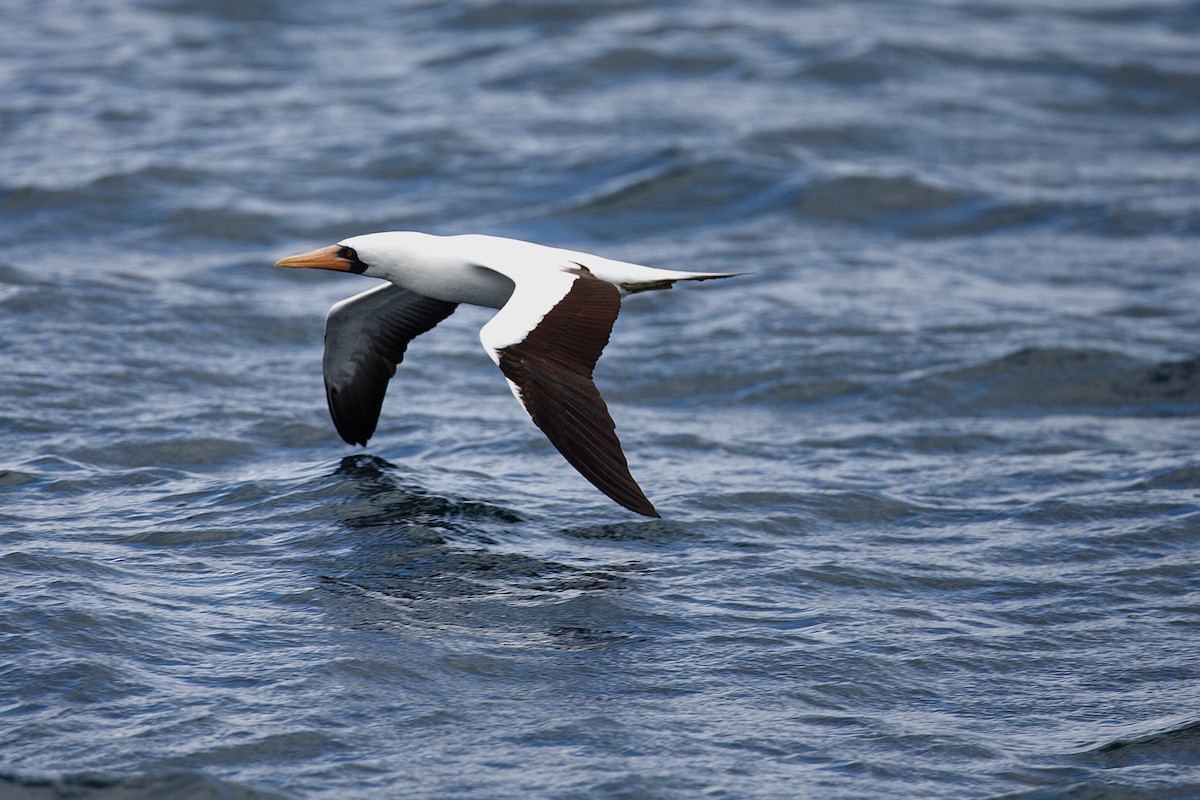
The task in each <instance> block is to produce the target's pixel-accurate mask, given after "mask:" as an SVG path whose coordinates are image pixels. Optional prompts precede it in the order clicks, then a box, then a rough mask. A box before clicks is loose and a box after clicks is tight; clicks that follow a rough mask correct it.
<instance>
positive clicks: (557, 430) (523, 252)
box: [276, 231, 739, 517]
mask: <svg viewBox="0 0 1200 800" xmlns="http://www.w3.org/2000/svg"><path fill="white" fill-rule="evenodd" d="M276 266H279V267H312V268H316V269H329V270H337V271H340V272H353V273H356V274H359V275H366V276H367V277H371V278H383V279H384V280H386V281H388V283H386V284H385V285H383V286H377V287H375V288H373V289H368V290H367V291H365V292H362V293H361V294H356V295H354V296H353V297H350V298H348V299H346V300H342V301H341V302H339V303H337V304H336V305H334V306H333V308H332V309H330V311H329V316H328V317H327V319H326V322H325V355H324V358H323V361H322V367H323V371H324V375H325V394H326V399H327V400H328V403H329V413H330V415H331V416H332V417H333V424H334V426H335V427H336V428H337V431H338V433H339V434H341V437H342V438H343V439H345V440H346V441H347V442H348V443H350V444H361V445H365V444H366V443H367V440H368V439H370V438H371V435H372V434H373V433H374V432H375V426H376V424H377V423H378V421H379V412H380V408H381V407H382V405H383V396H384V393H385V392H386V391H387V384H388V381H389V380H390V379H391V378H392V376H393V375H395V373H396V365H397V364H399V363H400V362H401V361H402V360H403V359H404V351H405V349H406V348H407V346H408V343H409V342H410V341H412V340H413V339H414V338H416V337H417V336H419V335H421V334H422V333H425V332H426V331H428V330H430V329H431V328H433V327H434V326H435V325H437V324H438V323H439V322H441V321H442V320H443V319H445V318H446V317H448V316H449V315H450V314H451V312H453V311H454V309H455V307H456V306H457V305H458V304H459V303H470V304H472V305H477V306H485V307H488V308H496V309H499V311H498V312H497V313H496V315H495V316H493V317H492V318H491V320H490V321H489V322H488V323H487V324H486V325H484V326H483V329H482V330H481V331H480V333H479V338H480V341H481V342H482V343H483V347H484V349H485V350H486V351H487V353H488V355H489V356H491V359H492V361H494V362H495V363H496V365H497V366H499V367H500V371H501V372H503V373H504V377H505V378H506V379H507V380H508V385H509V388H510V389H512V393H513V394H514V395H515V396H516V398H517V400H518V401H519V402H520V403H521V405H522V407H523V408H524V409H525V411H526V412H527V413H528V414H529V416H530V417H531V418H532V419H533V422H534V424H535V425H537V426H538V427H539V428H541V430H542V432H543V433H545V434H546V437H547V438H548V439H549V440H550V442H551V444H553V445H554V446H555V447H556V448H557V449H558V451H559V452H560V453H562V455H563V456H564V457H565V458H566V459H567V461H568V462H570V464H571V466H573V467H575V469H577V470H578V471H579V473H580V474H581V475H583V477H585V478H587V479H588V481H590V482H591V483H592V485H593V486H595V487H596V488H597V489H599V490H600V491H601V492H603V493H604V494H606V495H607V496H608V497H609V498H611V499H612V500H614V501H616V502H617V503H620V504H621V505H622V506H624V507H625V508H627V509H629V510H630V511H634V512H637V513H638V514H644V515H646V516H649V517H657V516H659V513H658V512H657V511H656V510H655V509H654V506H653V505H652V504H651V503H650V501H649V500H648V499H647V498H646V495H645V494H644V493H643V492H642V490H641V488H640V487H639V486H638V484H637V482H636V481H634V479H633V476H632V475H630V474H629V466H628V464H627V463H626V461H625V454H624V453H623V452H622V451H621V443H620V441H619V440H618V439H617V434H616V426H615V424H614V423H613V420H612V417H611V416H609V413H608V407H607V406H606V405H605V404H604V400H603V398H601V396H600V392H599V390H598V389H596V384H595V383H593V381H592V370H593V368H594V367H595V365H596V360H597V359H599V358H600V353H601V351H603V349H604V346H605V345H606V344H608V337H609V334H610V332H611V331H612V326H613V323H614V322H615V321H616V319H617V314H618V312H619V311H620V307H621V296H622V295H625V294H630V293H633V292H641V291H645V290H649V289H667V288H670V286H671V285H672V284H674V283H675V282H676V281H703V280H709V279H711V278H728V277H732V276H734V275H736V274H739V273H714V272H679V271H676V270H666V269H655V268H652V267H644V266H641V265H640V264H630V263H626V262H623V261H613V260H611V259H607V258H601V257H600V256H595V255H591V254H589V253H580V252H575V251H572V250H562V249H559V248H556V247H547V246H545V245H540V244H534V243H532V242H523V241H519V240H516V239H505V238H500V237H496V236H484V235H480V234H467V235H460V236H435V235H432V234H428V233H417V232H413V231H389V232H386V233H369V234H365V235H362V236H353V237H351V238H349V239H344V240H342V241H341V242H339V243H337V244H335V245H331V246H329V247H324V248H321V249H319V250H313V251H311V252H308V253H302V254H300V255H295V256H289V257H288V258H284V259H281V260H280V261H278V262H276Z"/></svg>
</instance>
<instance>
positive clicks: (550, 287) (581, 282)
mask: <svg viewBox="0 0 1200 800" xmlns="http://www.w3.org/2000/svg"><path fill="white" fill-rule="evenodd" d="M509 277H510V278H513V280H514V283H515V284H516V288H515V290H514V291H513V294H512V297H511V298H509V301H508V302H507V303H506V304H505V305H504V307H503V308H502V309H500V311H499V312H497V313H496V316H494V317H493V318H492V319H491V320H490V321H489V322H488V324H487V325H485V326H484V327H483V330H482V331H481V332H480V334H479V338H480V340H481V341H482V342H483V346H484V348H485V349H486V350H487V351H488V355H490V356H491V357H492V360H493V361H495V362H496V364H497V365H498V366H499V367H500V370H501V371H502V372H503V373H504V377H505V378H507V379H508V384H509V386H510V387H511V388H512V391H513V394H514V395H516V397H517V399H518V400H519V401H520V402H521V405H522V406H524V408H525V411H526V412H528V413H529V416H530V417H531V418H532V419H533V422H534V424H535V425H537V426H538V427H539V428H541V429H542V432H543V433H545V434H546V438H548V439H549V440H550V443H551V444H553V445H554V446H555V447H556V448H557V449H558V452H560V453H562V454H563V457H564V458H566V459H567V461H568V462H570V464H571V466H573V467H575V469H577V470H578V471H579V473H580V474H581V475H583V477H585V478H587V479H588V480H589V481H590V482H591V484H592V485H593V486H595V487H596V488H597V489H599V490H600V491H601V492H603V493H604V494H606V495H607V496H608V497H609V498H611V499H612V500H614V501H616V502H617V503H620V504H621V505H622V506H624V507H625V508H627V509H629V510H630V511H634V512H637V513H638V514H644V515H646V516H648V517H657V516H659V514H658V512H657V511H655V510H654V506H653V505H652V504H651V503H650V501H649V500H647V499H646V495H645V494H644V493H643V492H642V490H641V488H640V487H639V486H638V485H637V482H636V481H634V479H633V476H632V475H630V474H629V465H628V463H626V461H625V454H624V453H623V452H621V442H620V440H618V439H617V433H616V425H615V424H614V423H613V420H612V417H611V416H610V415H609V413H608V407H607V406H606V405H605V404H604V399H603V398H602V397H601V396H600V392H599V390H597V389H596V384H595V383H593V381H592V370H593V369H594V368H595V366H596V360H597V359H599V358H600V353H601V352H602V351H603V350H604V346H605V345H606V344H608V337H609V334H610V333H611V332H612V326H613V323H614V322H616V319H617V314H618V313H619V312H620V309H621V299H620V291H619V290H618V289H617V287H615V286H613V285H612V284H610V283H607V282H605V281H602V280H599V279H598V278H596V277H594V276H593V275H592V274H591V273H590V272H588V271H587V270H586V269H584V268H582V267H580V268H578V269H577V270H572V271H571V272H549V273H546V272H541V271H539V272H538V273H537V274H536V276H529V277H526V276H523V275H521V274H510V275H509Z"/></svg>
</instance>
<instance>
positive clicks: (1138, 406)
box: [900, 347, 1200, 415]
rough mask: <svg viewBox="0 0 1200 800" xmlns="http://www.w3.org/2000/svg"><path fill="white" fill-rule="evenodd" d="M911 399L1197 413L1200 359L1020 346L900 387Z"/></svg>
mask: <svg viewBox="0 0 1200 800" xmlns="http://www.w3.org/2000/svg"><path fill="white" fill-rule="evenodd" d="M900 394H901V396H902V397H904V398H906V399H907V400H909V401H920V402H922V403H930V402H932V403H936V404H937V407H939V408H943V409H945V410H947V411H954V412H956V413H1004V412H1016V413H1020V412H1022V411H1025V412H1029V411H1040V412H1044V411H1048V410H1055V411H1062V412H1084V413H1096V412H1104V413H1123V414H1153V415H1163V414H1195V413H1198V412H1200V358H1187V359H1181V360H1178V361H1165V362H1160V363H1147V362H1144V361H1139V360H1138V359H1135V358H1132V357H1130V356H1127V355H1123V354H1121V353H1116V352H1111V351H1107V350H1087V349H1068V348H1037V347H1031V348H1025V349H1022V350H1019V351H1016V352H1013V353H1010V354H1008V355H1006V356H1003V357H1001V358H998V359H996V360H994V361H990V362H988V363H986V364H980V365H977V366H971V367H964V368H961V369H956V370H948V371H946V372H941V373H938V374H936V375H931V376H927V377H923V378H919V379H916V380H914V381H912V382H910V383H909V384H907V385H906V386H903V387H901V389H900Z"/></svg>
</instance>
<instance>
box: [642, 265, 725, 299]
mask: <svg viewBox="0 0 1200 800" xmlns="http://www.w3.org/2000/svg"><path fill="white" fill-rule="evenodd" d="M659 272H660V273H661V272H667V270H659ZM672 272H674V271H673V270H672ZM745 274H746V273H745V272H674V274H673V275H672V276H671V277H670V278H657V279H655V280H649V281H626V282H624V283H622V284H620V286H621V291H623V292H625V293H626V294H636V293H637V292H649V291H651V290H654V289H670V288H671V287H672V286H674V285H675V282H676V281H711V280H713V279H714V278H736V277H737V276H738V275H745Z"/></svg>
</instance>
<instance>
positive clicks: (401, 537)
mask: <svg viewBox="0 0 1200 800" xmlns="http://www.w3.org/2000/svg"><path fill="white" fill-rule="evenodd" d="M397 472H398V469H397V467H396V466H395V465H393V464H391V463H389V462H388V461H386V460H384V459H382V458H379V457H378V456H373V455H366V454H359V455H355V456H348V457H346V458H344V459H342V461H341V463H340V464H339V465H338V467H337V469H335V470H334V472H333V473H332V474H331V476H330V477H332V478H336V479H338V480H340V481H348V482H350V483H351V484H352V485H353V492H354V494H355V497H353V498H352V499H351V500H350V501H349V502H346V503H344V504H342V505H341V506H340V507H339V508H340V509H341V510H340V514H341V517H340V522H341V523H342V525H344V526H345V528H346V530H347V533H348V534H349V537H348V541H349V543H350V546H349V547H348V548H346V549H344V550H342V551H341V552H339V553H338V555H337V561H336V568H334V569H328V566H330V565H327V568H326V569H324V570H322V573H323V574H321V576H320V583H321V587H322V589H323V591H325V592H327V593H328V595H327V596H328V597H329V598H330V603H329V605H328V608H329V610H330V611H331V612H332V613H335V614H337V615H338V616H341V617H342V618H343V624H345V625H348V626H349V627H351V628H355V629H360V630H361V629H373V630H387V631H393V632H396V631H407V632H413V631H429V630H438V631H450V630H455V629H460V630H465V629H470V630H471V631H472V635H473V636H474V635H483V636H485V638H487V637H489V636H492V635H496V636H506V635H507V636H511V635H513V634H514V633H515V634H516V635H519V636H523V637H529V636H532V637H536V638H538V639H540V640H543V641H549V642H550V643H552V644H553V645H554V646H559V647H565V648H568V649H579V648H593V647H596V646H598V643H605V642H612V641H615V640H621V639H623V638H624V637H623V636H622V635H621V634H620V633H619V632H616V631H614V630H613V629H612V628H611V626H608V625H606V624H603V620H604V619H605V617H606V615H605V614H604V612H603V608H604V607H606V601H604V600H602V599H601V598H603V597H605V596H609V595H617V594H620V593H621V592H623V591H625V590H627V589H628V588H629V586H630V581H631V578H632V576H633V575H636V573H637V572H639V571H640V570H641V569H642V568H641V566H640V564H639V563H638V562H637V561H627V562H617V563H594V562H590V561H587V560H580V561H577V562H576V561H570V560H567V559H564V560H558V559H555V558H550V557H546V556H544V555H540V554H539V550H543V549H545V548H544V545H545V544H546V536H545V533H544V531H541V530H539V529H538V526H537V524H536V523H535V522H530V521H528V520H526V519H524V518H523V517H521V516H520V515H519V514H516V513H515V512H513V511H511V510H509V509H506V508H503V507H499V506H495V505H491V504H488V503H482V502H476V501H470V500H462V499H457V498H449V497H442V496H438V495H434V494H430V493H429V492H427V491H424V490H423V489H421V488H419V487H417V486H415V485H414V484H413V483H412V482H411V481H409V480H407V479H403V478H401V477H399V476H398V475H397ZM550 549H552V550H554V551H555V552H559V553H561V552H562V549H561V548H560V547H554V548H550ZM571 609H575V610H577V611H578V612H579V613H577V614H573V613H571Z"/></svg>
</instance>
